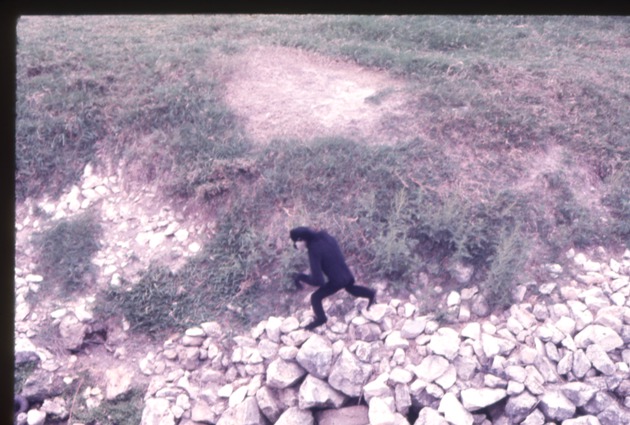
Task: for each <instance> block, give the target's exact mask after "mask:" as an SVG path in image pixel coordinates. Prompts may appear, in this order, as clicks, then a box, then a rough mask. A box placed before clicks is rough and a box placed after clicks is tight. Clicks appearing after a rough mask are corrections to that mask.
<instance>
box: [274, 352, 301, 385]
mask: <svg viewBox="0 0 630 425" xmlns="http://www.w3.org/2000/svg"><path fill="white" fill-rule="evenodd" d="M304 375H306V371H305V370H304V369H303V368H302V367H301V366H300V365H299V364H297V363H295V362H292V361H287V360H283V359H276V360H274V361H272V362H271V363H269V366H268V367H267V385H268V386H269V387H271V388H278V389H282V388H287V387H290V386H291V385H293V384H295V383H296V382H297V381H299V380H300V379H301V378H302V377H303V376H304Z"/></svg>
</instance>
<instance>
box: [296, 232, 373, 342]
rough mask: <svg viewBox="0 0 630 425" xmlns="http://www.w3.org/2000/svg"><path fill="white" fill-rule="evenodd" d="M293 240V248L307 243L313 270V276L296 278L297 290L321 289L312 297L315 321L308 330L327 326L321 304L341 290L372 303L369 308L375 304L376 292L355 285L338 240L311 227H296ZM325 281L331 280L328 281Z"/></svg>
mask: <svg viewBox="0 0 630 425" xmlns="http://www.w3.org/2000/svg"><path fill="white" fill-rule="evenodd" d="M290 236H291V240H292V241H293V244H294V246H295V243H296V242H297V241H304V242H306V247H307V248H308V259H309V263H310V266H311V274H310V275H308V274H305V273H300V274H298V275H296V276H295V279H294V282H295V286H297V287H298V288H300V289H301V288H302V285H301V283H300V282H304V283H307V284H309V285H312V286H317V287H318V289H317V290H316V291H315V292H313V294H312V295H311V305H312V306H313V312H314V313H315V316H316V318H315V321H313V323H310V324H309V325H308V326H306V329H308V330H311V329H314V328H316V327H318V326H321V325H323V324H324V323H326V321H327V320H328V319H327V318H326V314H325V313H324V308H323V307H322V300H323V299H324V298H326V297H328V296H330V295H332V294H334V293H336V292H337V291H339V290H340V289H345V290H346V291H348V292H349V293H350V294H352V295H354V296H355V297H361V298H367V299H369V300H370V302H369V303H368V308H370V306H371V305H372V303H374V296H375V292H374V291H373V290H372V289H370V288H366V287H363V286H358V285H355V284H354V276H353V275H352V272H351V271H350V269H349V268H348V265H347V264H346V260H345V258H344V256H343V253H342V252H341V249H340V248H339V244H338V243H337V240H336V239H335V238H333V237H332V236H330V235H329V234H328V233H327V232H326V231H324V230H322V231H320V232H316V231H314V230H312V229H310V228H308V227H296V228H295V229H293V230H291V232H290ZM324 277H326V278H327V279H328V280H327V281H326V280H325V278H324Z"/></svg>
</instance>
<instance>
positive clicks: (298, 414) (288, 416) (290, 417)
mask: <svg viewBox="0 0 630 425" xmlns="http://www.w3.org/2000/svg"><path fill="white" fill-rule="evenodd" d="M314 424H315V419H314V418H313V413H312V412H311V411H310V410H302V409H300V408H299V407H289V408H288V409H287V410H285V411H284V413H283V414H282V415H280V418H279V419H278V421H277V422H276V423H275V425H314ZM217 425H219V424H217Z"/></svg>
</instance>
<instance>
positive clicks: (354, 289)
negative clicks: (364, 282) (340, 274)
mask: <svg viewBox="0 0 630 425" xmlns="http://www.w3.org/2000/svg"><path fill="white" fill-rule="evenodd" d="M346 291H348V292H349V293H350V294H352V295H354V296H355V297H360V298H367V299H369V300H370V302H369V303H368V306H367V308H366V310H369V309H370V307H371V306H372V304H374V299H375V297H376V292H375V291H374V290H373V289H370V288H366V287H365V286H359V285H355V284H354V283H353V284H351V285H348V286H346Z"/></svg>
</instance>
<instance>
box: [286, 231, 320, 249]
mask: <svg viewBox="0 0 630 425" xmlns="http://www.w3.org/2000/svg"><path fill="white" fill-rule="evenodd" d="M289 235H290V236H291V240H292V241H293V247H294V248H295V249H300V250H303V249H306V245H307V243H308V242H309V241H311V240H312V239H313V238H314V237H315V232H314V231H313V230H311V229H310V228H308V227H296V228H295V229H292V230H291V232H289Z"/></svg>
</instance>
